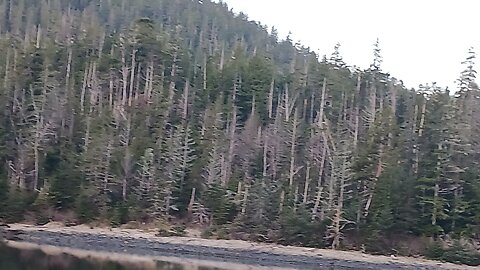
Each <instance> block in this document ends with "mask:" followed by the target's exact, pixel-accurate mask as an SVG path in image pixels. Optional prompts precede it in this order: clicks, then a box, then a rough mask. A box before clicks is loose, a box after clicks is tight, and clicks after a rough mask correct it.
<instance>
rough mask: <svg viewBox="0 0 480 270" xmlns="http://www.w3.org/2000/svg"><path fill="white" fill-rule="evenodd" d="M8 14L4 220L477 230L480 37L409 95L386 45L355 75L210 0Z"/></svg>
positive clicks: (272, 236) (223, 229) (0, 144)
mask: <svg viewBox="0 0 480 270" xmlns="http://www.w3.org/2000/svg"><path fill="white" fill-rule="evenodd" d="M0 18H1V19H0V33H1V34H0V53H1V55H2V57H0V95H1V97H0V112H1V114H0V120H1V122H2V124H1V125H0V136H1V139H0V159H1V161H0V162H1V166H0V217H1V219H3V220H4V221H7V222H15V221H21V220H22V219H24V218H26V217H29V218H32V217H33V218H34V219H35V220H36V222H38V223H45V222H48V221H50V220H55V219H56V218H57V217H58V216H59V213H63V216H68V217H69V219H71V222H82V223H83V222H91V221H94V220H96V221H101V222H109V223H111V224H112V225H115V226H118V225H121V224H125V223H128V222H131V221H139V222H148V223H149V222H154V221H155V220H169V221H170V222H172V224H173V223H179V222H183V223H184V224H188V225H192V224H194V225H196V226H201V227H203V228H205V235H207V236H208V235H211V236H216V237H232V238H242V239H250V240H257V241H268V242H276V243H283V244H295V245H305V246H313V247H331V248H345V247H347V248H359V249H360V248H364V249H366V250H367V251H371V252H379V251H382V252H384V251H385V250H389V249H391V248H397V249H399V247H398V246H396V244H395V243H396V242H395V239H396V240H398V239H401V240H405V239H420V238H425V239H427V238H430V239H440V238H441V239H445V238H446V237H447V236H448V238H449V239H462V243H463V245H467V244H468V246H469V247H471V246H474V245H475V241H477V242H478V240H479V237H480V178H479V176H480V174H479V171H480V167H479V164H478V163H479V162H480V156H479V154H480V138H479V137H480V90H479V88H478V86H477V84H476V83H475V77H476V71H475V70H474V60H475V52H474V51H473V49H471V50H470V51H468V53H467V55H466V58H465V59H464V60H463V62H462V63H463V66H464V71H462V72H461V73H460V74H459V76H458V83H457V87H456V88H455V89H445V88H443V87H441V86H439V85H437V84H435V83H430V84H425V85H421V86H420V87H419V88H418V89H416V90H414V89H407V88H406V87H405V86H403V84H402V81H401V80H399V79H396V78H394V77H392V76H391V75H390V74H388V73H386V72H384V71H383V70H382V57H381V44H379V42H378V41H377V42H376V43H375V44H374V45H373V46H372V50H373V53H372V64H371V66H370V67H369V68H368V69H365V70H361V69H359V68H353V67H351V66H348V65H347V64H346V63H344V61H343V60H342V57H341V47H340V45H337V46H336V47H335V48H333V51H334V52H333V53H332V54H331V55H330V56H326V57H323V58H322V57H319V56H318V55H316V54H315V53H314V52H312V51H311V50H310V49H309V48H306V47H304V46H302V45H300V44H294V43H293V41H292V40H290V39H289V38H287V39H286V40H279V38H278V37H277V36H276V31H275V29H272V30H268V29H267V28H266V27H265V26H262V25H260V24H259V23H256V22H253V21H249V19H248V17H247V16H246V15H244V14H234V13H233V12H232V11H230V10H229V8H228V7H227V6H226V4H224V3H213V2H211V1H210V0H204V1H191V0H136V1H127V0H96V1H94V0H64V1H62V0H41V1H38V0H1V1H0ZM372 43H373V41H372ZM363 53H371V52H363ZM399 53H401V52H399ZM460 61H462V59H459V62H460ZM445 68H449V67H445ZM66 213H69V214H68V215H67V214H66ZM72 213H74V215H73V216H72ZM467 242H468V243H467ZM430 243H431V242H430ZM455 245H460V244H459V243H456V244H455ZM436 248H437V251H438V249H441V248H440V247H438V246H436ZM462 248H463V246H462ZM402 252H403V253H408V252H409V251H402ZM465 252H466V251H465Z"/></svg>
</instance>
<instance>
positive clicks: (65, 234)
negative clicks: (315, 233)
mask: <svg viewBox="0 0 480 270" xmlns="http://www.w3.org/2000/svg"><path fill="white" fill-rule="evenodd" d="M5 230H11V231H13V232H15V239H14V240H15V242H16V243H20V242H21V243H33V244H37V245H47V246H55V247H59V248H62V247H64V248H71V249H77V250H84V251H92V252H98V253H99V254H100V253H102V252H103V253H105V252H108V253H115V254H119V255H120V254H121V255H122V256H123V255H125V256H127V255H128V256H129V255H134V256H137V257H148V258H151V259H162V260H163V259H164V258H176V259H177V260H179V261H185V260H195V261H203V262H205V263H207V262H208V264H206V265H210V266H213V265H215V266H218V267H226V269H241V268H242V267H240V265H243V266H248V268H243V269H278V268H287V269H338V270H344V269H345V270H346V269H356V270H363V269H373V270H376V269H378V270H380V269H381V270H384V269H391V270H397V269H425V270H434V269H476V268H474V267H468V266H458V265H453V264H446V263H440V262H432V261H427V260H423V259H415V258H401V257H400V258H391V257H386V256H371V255H366V254H362V253H357V252H343V251H332V250H320V249H310V248H299V247H282V246H277V245H268V244H257V243H250V242H245V241H233V240H206V239H197V238H180V237H156V236H155V235H154V233H153V232H148V231H140V230H120V229H90V228H88V227H85V226H77V227H68V228H66V227H62V226H51V225H50V226H44V227H37V226H28V225H20V224H14V225H10V228H5ZM10 235H12V234H10ZM12 243H13V242H12ZM93 254H95V253H93ZM234 266H235V267H234Z"/></svg>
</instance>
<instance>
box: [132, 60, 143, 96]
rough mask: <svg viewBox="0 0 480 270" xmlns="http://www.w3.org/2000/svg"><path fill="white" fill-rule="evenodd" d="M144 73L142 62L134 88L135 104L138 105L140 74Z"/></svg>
mask: <svg viewBox="0 0 480 270" xmlns="http://www.w3.org/2000/svg"><path fill="white" fill-rule="evenodd" d="M141 74H142V64H141V63H138V69H137V76H136V79H135V81H136V82H135V89H134V90H133V99H134V100H135V104H137V105H138V95H139V94H140V77H141V76H140V75H141Z"/></svg>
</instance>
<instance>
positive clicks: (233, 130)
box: [222, 82, 237, 187]
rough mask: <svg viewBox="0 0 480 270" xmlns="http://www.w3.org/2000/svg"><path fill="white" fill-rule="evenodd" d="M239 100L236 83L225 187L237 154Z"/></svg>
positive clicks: (223, 182) (235, 84)
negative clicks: (237, 103)
mask: <svg viewBox="0 0 480 270" xmlns="http://www.w3.org/2000/svg"><path fill="white" fill-rule="evenodd" d="M236 100H237V83H236V82H235V83H234V86H233V93H232V120H231V122H230V126H229V146H228V161H227V171H226V175H225V179H223V180H222V185H223V186H224V187H225V186H226V185H227V182H228V179H229V178H230V176H231V170H232V163H233V157H234V154H235V139H236V136H235V135H236V130H237V105H236V104H235V102H236Z"/></svg>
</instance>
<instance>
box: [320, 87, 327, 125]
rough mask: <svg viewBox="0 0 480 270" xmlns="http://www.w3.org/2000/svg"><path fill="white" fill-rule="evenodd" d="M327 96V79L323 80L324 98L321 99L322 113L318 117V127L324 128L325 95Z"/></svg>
mask: <svg viewBox="0 0 480 270" xmlns="http://www.w3.org/2000/svg"><path fill="white" fill-rule="evenodd" d="M326 94H327V78H325V79H323V86H322V97H321V99H320V112H319V115H318V126H319V127H323V118H324V110H325V102H326V100H325V95H326Z"/></svg>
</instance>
